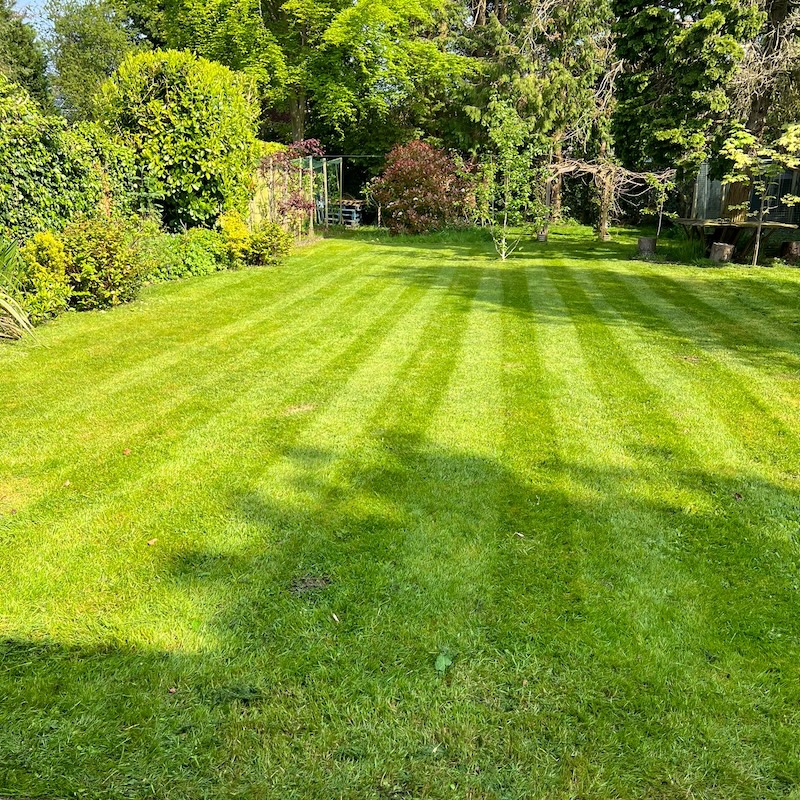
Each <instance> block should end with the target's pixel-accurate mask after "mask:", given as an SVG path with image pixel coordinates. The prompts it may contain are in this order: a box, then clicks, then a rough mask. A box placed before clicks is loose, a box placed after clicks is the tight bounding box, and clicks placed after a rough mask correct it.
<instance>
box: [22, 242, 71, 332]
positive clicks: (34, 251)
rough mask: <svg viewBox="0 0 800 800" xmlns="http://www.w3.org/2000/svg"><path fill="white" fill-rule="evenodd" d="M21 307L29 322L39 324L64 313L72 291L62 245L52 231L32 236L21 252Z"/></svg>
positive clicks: (65, 253)
mask: <svg viewBox="0 0 800 800" xmlns="http://www.w3.org/2000/svg"><path fill="white" fill-rule="evenodd" d="M20 259H21V274H20V279H19V286H18V291H19V294H20V298H19V299H20V305H21V306H22V308H23V309H24V310H25V312H26V313H27V314H28V316H29V317H30V319H31V322H42V321H43V320H45V319H48V318H50V317H55V316H57V315H58V314H60V313H61V312H62V311H64V310H66V308H67V303H68V301H69V298H70V295H71V294H72V290H71V288H70V283H69V280H68V278H67V274H66V273H67V265H68V263H69V259H68V257H67V252H66V249H65V248H64V243H63V242H62V241H61V239H59V238H58V236H56V235H55V234H54V233H52V232H51V231H43V232H40V233H35V234H34V235H33V236H32V237H31V238H30V239H29V240H28V242H27V243H26V244H25V246H24V247H23V248H22V249H21V250H20Z"/></svg>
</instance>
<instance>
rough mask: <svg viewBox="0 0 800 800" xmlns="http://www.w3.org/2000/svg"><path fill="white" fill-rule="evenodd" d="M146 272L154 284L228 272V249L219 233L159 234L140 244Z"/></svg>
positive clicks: (205, 230)
mask: <svg viewBox="0 0 800 800" xmlns="http://www.w3.org/2000/svg"><path fill="white" fill-rule="evenodd" d="M140 251H141V252H142V257H141V258H142V261H143V263H144V267H143V272H144V274H145V275H146V277H147V280H150V281H171V280H177V279H179V278H186V277H189V276H195V275H208V274H209V273H211V272H217V271H218V270H223V269H227V268H228V265H229V258H228V249H227V245H226V242H225V240H224V239H223V237H222V234H220V233H219V232H218V231H212V230H208V229H206V228H191V229H190V230H188V231H185V232H184V233H163V232H159V233H157V234H156V235H154V236H152V235H151V236H148V237H146V238H145V240H144V243H143V244H141V245H140Z"/></svg>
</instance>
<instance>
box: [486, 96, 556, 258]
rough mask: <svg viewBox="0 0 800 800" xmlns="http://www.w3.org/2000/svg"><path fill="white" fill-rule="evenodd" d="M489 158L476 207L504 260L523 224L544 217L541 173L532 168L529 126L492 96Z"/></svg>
mask: <svg viewBox="0 0 800 800" xmlns="http://www.w3.org/2000/svg"><path fill="white" fill-rule="evenodd" d="M485 124H486V127H487V129H488V134H489V140H490V141H491V143H492V148H493V153H492V157H491V159H490V160H489V161H488V162H487V163H485V164H484V176H485V182H484V186H485V189H484V192H483V194H482V196H481V198H480V204H479V210H480V212H481V215H482V217H483V221H484V222H485V223H486V224H487V225H488V226H489V230H490V231H491V233H492V239H493V240H494V246H495V249H496V250H497V254H498V255H499V256H500V258H501V259H502V260H503V261H505V260H506V259H507V258H508V257H509V256H510V255H511V254H512V253H513V252H514V251H515V250H516V249H517V248H518V247H519V245H520V242H521V241H522V226H523V225H525V224H530V223H536V224H539V225H541V224H543V223H544V221H545V218H546V213H545V208H544V204H543V202H542V199H541V198H539V197H537V195H536V190H537V187H541V186H543V185H544V180H543V175H541V174H539V173H538V171H537V170H535V169H534V158H535V156H536V155H537V153H536V151H535V149H534V147H533V145H532V144H531V137H530V131H529V129H528V125H527V124H526V123H525V121H524V120H523V119H522V118H521V117H520V116H519V114H518V113H517V112H516V110H515V109H514V107H513V106H512V105H511V103H510V102H509V101H508V100H504V99H499V98H494V99H493V100H492V101H491V103H490V104H489V109H488V115H487V118H486V123H485Z"/></svg>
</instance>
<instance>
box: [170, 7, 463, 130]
mask: <svg viewBox="0 0 800 800" xmlns="http://www.w3.org/2000/svg"><path fill="white" fill-rule="evenodd" d="M168 3H169V4H168V5H167V6H166V8H167V12H166V13H165V15H164V19H165V23H164V24H165V30H166V36H167V39H168V41H169V43H170V45H171V46H173V47H180V48H188V49H191V50H193V51H194V52H196V53H198V54H200V55H202V56H205V57H207V58H213V59H215V60H217V61H219V62H221V63H223V64H226V65H227V66H229V67H231V68H233V69H237V70H241V71H243V72H245V73H247V74H249V75H251V76H252V77H253V78H254V79H255V80H256V85H257V86H258V91H259V94H260V96H261V100H262V106H263V109H264V121H265V126H266V127H267V128H268V129H270V131H271V132H272V133H273V134H274V133H275V132H277V133H278V135H282V136H283V137H285V138H289V137H290V138H291V140H293V141H298V140H301V139H303V138H305V137H306V134H307V128H308V126H309V122H311V123H312V124H316V123H317V122H322V123H324V124H326V125H328V126H329V127H330V128H332V129H333V130H335V131H339V132H341V131H343V130H344V129H345V128H346V127H347V126H348V125H349V124H350V123H351V122H352V121H353V120H354V119H356V118H357V117H358V116H359V115H362V116H370V117H385V116H387V115H388V114H389V113H390V112H391V111H392V110H393V109H397V108H401V107H403V106H404V105H408V103H409V101H410V100H411V99H412V98H416V97H417V96H418V95H420V94H423V95H424V94H425V91H426V90H427V87H429V86H432V85H438V84H440V83H441V82H443V81H448V80H450V79H451V75H452V73H453V72H454V71H456V72H457V70H458V64H459V61H460V59H459V57H458V56H457V55H455V54H453V53H450V52H447V51H446V50H445V49H444V48H443V47H442V46H441V43H440V42H439V41H438V39H437V38H436V36H435V35H430V34H431V33H432V32H435V30H436V19H437V11H438V9H439V7H440V6H441V2H440V0H410V1H404V0H360V2H357V3H354V2H352V0H287V1H286V2H282V3H279V2H260V1H259V0H168Z"/></svg>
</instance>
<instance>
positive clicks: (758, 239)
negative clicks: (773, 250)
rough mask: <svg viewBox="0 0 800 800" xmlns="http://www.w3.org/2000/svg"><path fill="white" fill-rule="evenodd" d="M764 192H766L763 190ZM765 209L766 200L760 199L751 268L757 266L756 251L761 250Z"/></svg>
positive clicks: (764, 198)
mask: <svg viewBox="0 0 800 800" xmlns="http://www.w3.org/2000/svg"><path fill="white" fill-rule="evenodd" d="M765 191H766V190H765ZM766 207H767V199H766V197H764V196H762V197H761V204H760V205H759V207H758V227H757V228H756V233H755V237H756V240H755V242H753V266H754V267H756V266H758V251H759V250H760V249H761V231H762V230H763V227H764V214H765V213H766Z"/></svg>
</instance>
